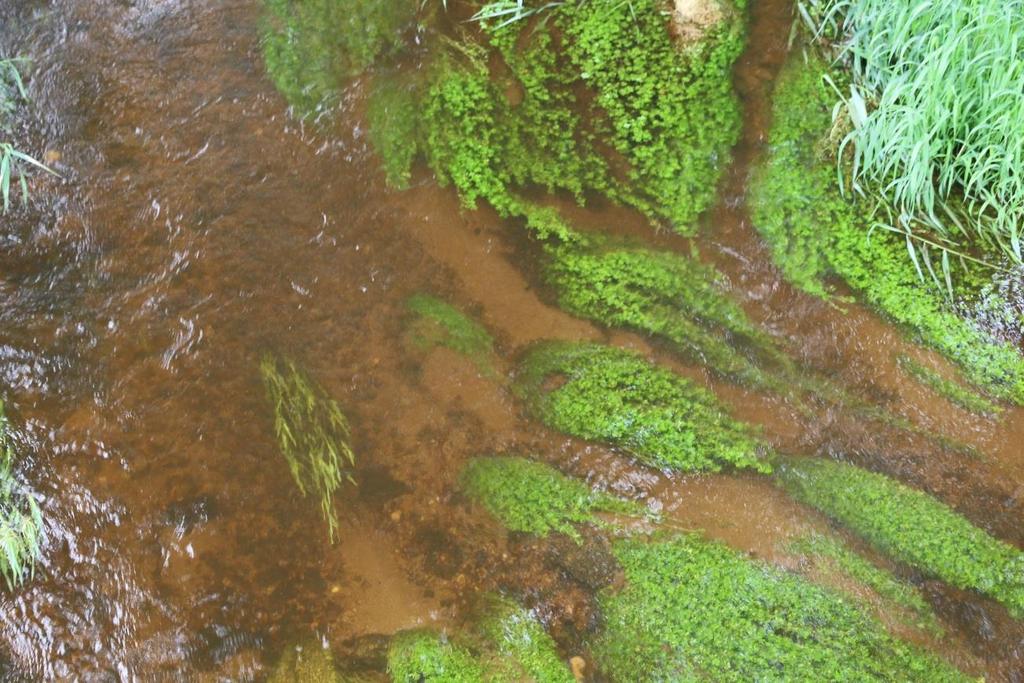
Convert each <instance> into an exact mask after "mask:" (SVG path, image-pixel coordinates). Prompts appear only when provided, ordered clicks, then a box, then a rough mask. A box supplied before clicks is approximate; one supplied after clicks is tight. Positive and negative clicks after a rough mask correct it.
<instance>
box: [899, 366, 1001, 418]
mask: <svg viewBox="0 0 1024 683" xmlns="http://www.w3.org/2000/svg"><path fill="white" fill-rule="evenodd" d="M897 362H898V363H899V366H900V368H902V369H903V371H904V372H906V373H907V374H908V375H910V376H911V377H913V378H914V379H915V380H917V381H918V382H920V383H921V384H923V385H924V386H926V387H928V388H929V389H931V390H932V391H934V392H935V393H936V394H938V395H939V396H942V397H944V398H946V399H947V400H948V401H950V402H951V403H953V404H955V405H958V406H960V407H961V408H963V409H964V410H969V411H971V412H973V413H979V414H981V415H998V414H999V413H1001V412H1002V411H1003V409H1002V408H1000V407H999V406H998V405H996V404H995V403H993V402H992V401H990V400H988V399H987V398H985V397H984V396H982V395H981V394H978V393H976V392H974V391H971V390H970V389H968V388H967V387H965V386H963V385H961V384H960V383H959V382H956V381H954V380H951V379H947V378H945V377H943V376H942V375H940V374H939V373H938V372H936V371H935V370H933V369H932V368H930V367H928V366H926V365H923V364H921V363H918V362H917V361H915V360H914V359H913V358H911V357H910V356H900V357H899V358H897Z"/></svg>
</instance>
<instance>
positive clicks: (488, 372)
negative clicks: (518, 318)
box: [406, 294, 496, 377]
mask: <svg viewBox="0 0 1024 683" xmlns="http://www.w3.org/2000/svg"><path fill="white" fill-rule="evenodd" d="M406 306H407V307H408V309H409V310H410V311H411V312H412V313H414V314H415V315H416V320H415V321H414V322H413V324H412V327H411V329H410V332H411V334H412V337H413V341H414V342H415V343H416V344H417V345H419V346H421V347H432V346H443V347H445V348H448V349H451V350H452V351H454V352H456V353H458V354H460V355H463V356H465V357H466V358H469V359H470V360H472V361H473V363H474V364H475V365H476V366H477V369H478V370H479V371H480V373H481V374H483V375H485V376H488V377H491V376H494V375H495V374H496V371H495V369H494V358H495V356H494V338H493V337H491V335H490V333H489V332H488V331H487V329H486V328H485V327H484V326H483V325H481V324H480V323H478V322H476V321H475V320H473V319H472V318H470V317H469V316H467V315H466V314H465V313H463V312H462V311H460V310H459V309H457V308H455V307H454V306H452V305H451V304H449V303H448V302H446V301H442V300H441V299H438V298H437V297H434V296H430V295H429V294H414V295H413V296H411V297H409V300H408V301H407V302H406Z"/></svg>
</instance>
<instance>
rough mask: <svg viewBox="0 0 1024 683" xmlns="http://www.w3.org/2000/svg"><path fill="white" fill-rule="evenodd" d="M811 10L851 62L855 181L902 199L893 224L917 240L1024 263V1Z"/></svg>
mask: <svg viewBox="0 0 1024 683" xmlns="http://www.w3.org/2000/svg"><path fill="white" fill-rule="evenodd" d="M805 7H806V8H807V10H808V16H809V18H811V21H812V23H819V22H823V23H824V24H825V26H823V27H822V29H823V31H824V33H825V34H827V35H828V37H829V38H831V39H832V41H834V42H835V46H836V52H837V53H838V57H839V58H840V59H841V60H842V62H843V64H844V65H848V67H847V68H848V69H849V75H850V78H851V80H852V85H851V88H850V90H849V94H845V93H844V94H843V97H844V99H845V104H846V108H847V110H848V112H849V114H848V115H849V118H850V120H851V124H852V127H851V130H850V131H849V133H848V134H847V135H846V138H845V140H844V143H849V144H848V149H849V150H850V151H851V155H852V157H853V161H854V163H853V175H854V177H853V180H854V181H855V182H856V183H858V184H859V185H860V187H861V188H862V189H863V190H864V191H867V192H871V193H877V194H879V195H881V196H882V197H884V199H885V201H886V202H887V204H889V205H891V206H892V207H893V210H894V214H895V215H894V218H892V219H889V225H890V227H892V228H894V229H896V230H900V231H905V232H907V233H909V234H912V235H913V239H914V240H915V244H916V245H917V246H921V245H922V244H924V242H923V240H929V241H930V242H931V243H932V244H933V245H935V246H938V247H940V248H949V249H955V250H958V251H961V252H963V251H968V250H970V248H971V247H972V246H980V247H982V248H983V249H986V250H989V251H990V252H991V251H995V252H999V251H1001V252H1002V253H1003V254H1005V255H1006V256H1008V257H1009V258H1010V259H1012V260H1014V261H1016V262H1017V263H1020V262H1021V260H1022V253H1021V243H1020V231H1021V226H1022V224H1024V148H1022V147H1021V144H1020V131H1021V130H1024V91H1022V90H1021V88H1020V83H1021V80H1022V79H1024V51H1022V50H1021V49H1020V37H1021V36H1022V35H1024V2H1022V1H1021V0H1010V1H1009V2H1007V1H1006V0H946V1H945V2H924V3H922V2H917V1H916V0H810V1H809V2H806V3H805ZM815 17H817V19H815ZM816 28H817V27H816ZM832 41H830V42H832ZM831 99H832V100H833V101H835V99H836V95H833V96H832V98H831ZM865 229H866V228H865Z"/></svg>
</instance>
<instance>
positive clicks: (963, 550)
mask: <svg viewBox="0 0 1024 683" xmlns="http://www.w3.org/2000/svg"><path fill="white" fill-rule="evenodd" d="M776 476H777V478H778V481H779V482H780V483H781V484H782V486H783V487H784V488H785V489H786V491H788V492H789V493H790V494H791V495H792V496H793V497H794V498H796V499H797V500H800V501H802V502H803V503H806V504H807V505H810V506H811V507H813V508H816V509H818V510H820V511H822V512H823V513H825V514H826V515H828V516H830V517H832V518H834V519H836V520H838V521H840V522H842V523H843V524H844V525H846V526H847V527H848V528H849V529H850V530H851V531H853V532H854V533H856V534H857V535H858V536H860V537H861V538H863V539H864V540H865V541H867V542H868V543H870V544H871V545H872V546H873V547H874V548H875V549H876V550H878V552H880V553H882V554H884V555H887V556H889V557H891V558H892V559H894V560H898V561H900V562H905V563H906V564H908V565H910V566H912V567H914V568H915V569H917V570H918V571H920V572H922V573H923V574H925V575H927V576H933V577H937V578H939V579H942V580H943V581H945V582H947V583H949V584H950V585H953V586H956V587H957V588H964V589H971V590H975V591H978V592H979V593H981V594H983V595H986V596H988V597H990V598H993V599H995V600H997V601H999V602H1001V603H1002V604H1003V605H1005V606H1006V608H1007V609H1008V610H1009V611H1010V613H1011V614H1012V615H1014V616H1015V617H1018V618H1020V617H1024V553H1021V551H1020V550H1018V549H1017V548H1014V547H1013V546H1011V545H1009V544H1007V543H1003V542H1002V541H999V540H997V539H995V538H993V537H991V536H990V535H988V534H987V533H985V532H984V531H982V530H981V529H979V528H978V527H976V526H974V525H973V524H971V523H970V522H969V521H968V520H967V519H965V518H964V517H963V516H961V515H960V514H958V513H956V512H954V511H953V510H952V509H950V508H949V507H947V506H946V505H944V504H943V503H941V502H939V501H938V500H936V499H935V498H932V497H931V496H929V495H928V494H926V493H923V492H921V491H916V490H914V489H911V488H909V487H907V486H904V485H903V484H901V483H899V482H897V481H894V480H892V479H889V478H888V477H886V476H883V475H881V474H875V473H873V472H868V471H867V470H863V469H860V468H858V467H854V466H853V465H848V464H844V463H839V462H833V461H829V460H823V459H819V458H801V459H790V460H785V461H782V462H781V463H778V464H777V465H776Z"/></svg>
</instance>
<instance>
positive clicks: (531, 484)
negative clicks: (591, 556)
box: [459, 457, 643, 540]
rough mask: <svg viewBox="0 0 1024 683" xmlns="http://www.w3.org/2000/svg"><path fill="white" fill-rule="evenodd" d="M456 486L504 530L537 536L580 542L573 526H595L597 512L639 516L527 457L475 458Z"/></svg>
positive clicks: (633, 508)
mask: <svg viewBox="0 0 1024 683" xmlns="http://www.w3.org/2000/svg"><path fill="white" fill-rule="evenodd" d="M459 483H460V487H461V489H462V490H463V491H464V492H465V493H466V495H468V496H469V497H470V498H472V499H473V500H474V501H476V502H477V503H479V504H480V505H482V506H483V507H484V508H486V510H487V511H488V512H490V513H491V514H492V515H494V517H495V518H496V519H497V520H498V521H499V522H501V524H502V525H503V526H504V527H505V528H506V529H509V530H511V531H521V532H524V533H528V534H535V535H537V536H547V535H548V534H549V533H551V532H558V533H563V534H566V535H567V536H569V537H571V538H574V539H576V540H579V539H580V534H579V532H578V531H577V530H576V525H579V524H596V523H598V521H599V520H598V518H597V516H596V514H597V513H599V512H612V513H625V514H631V515H642V514H643V510H642V509H640V507H639V506H637V505H635V504H633V503H630V502H628V501H625V500H622V499H620V498H616V497H615V496H611V495H608V494H605V493H599V492H597V491H594V490H593V489H591V488H590V487H589V486H587V485H586V484H585V483H583V482H581V481H578V480H576V479H572V478H569V477H567V476H565V475H564V474H562V473H561V472H559V471H558V470H556V469H554V468H553V467H550V466H549V465H545V464H544V463H540V462H536V461H534V460H528V459H526V458H519V457H490V458H475V459H473V460H471V461H470V462H469V463H468V464H467V465H466V467H465V468H464V469H463V471H462V475H461V477H460V480H459Z"/></svg>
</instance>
